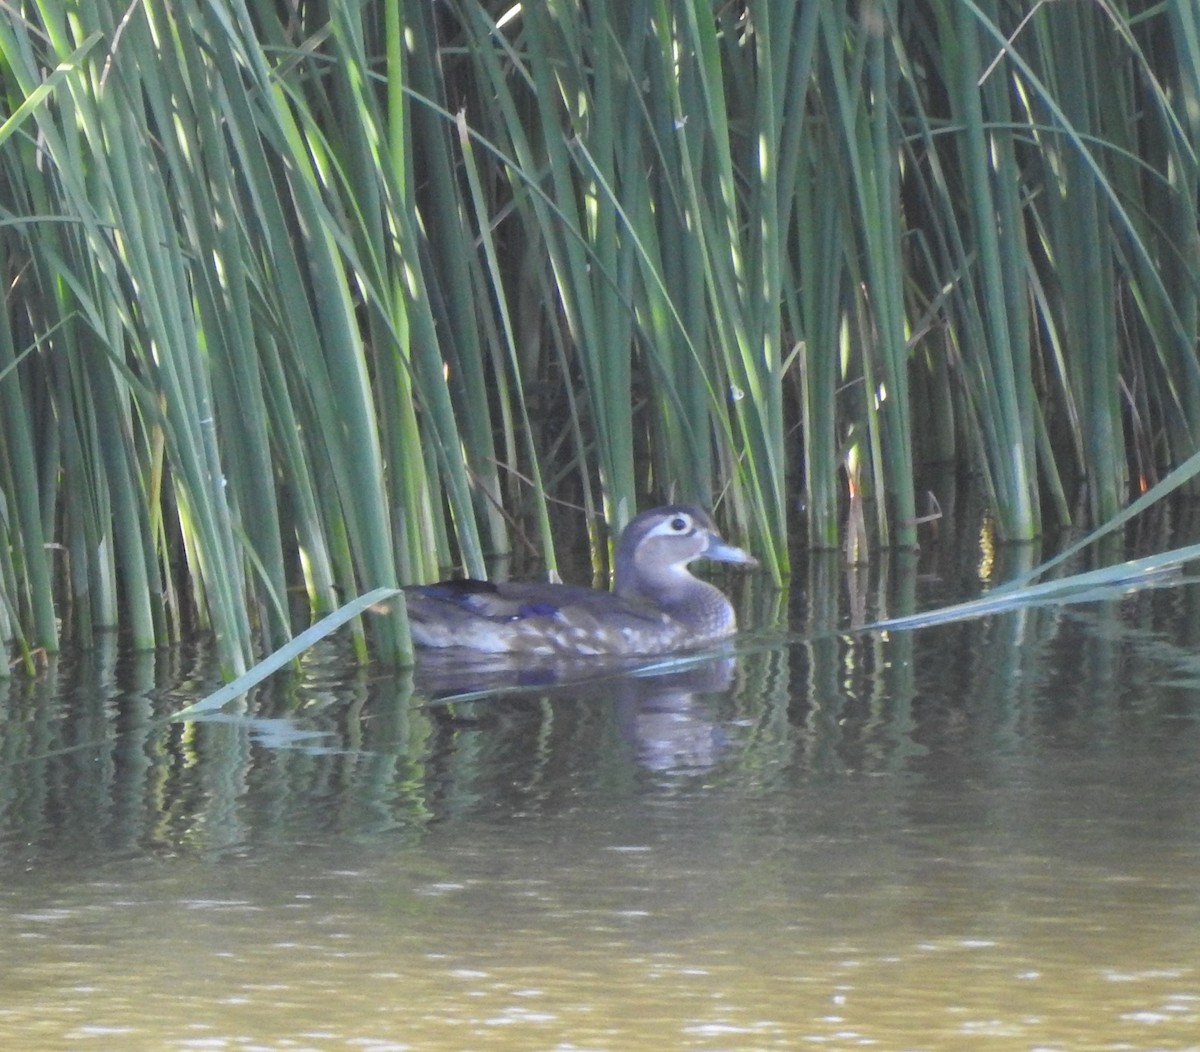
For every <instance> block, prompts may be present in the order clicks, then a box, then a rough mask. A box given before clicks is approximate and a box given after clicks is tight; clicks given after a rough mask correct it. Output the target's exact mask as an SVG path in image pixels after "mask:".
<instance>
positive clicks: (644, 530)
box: [613, 504, 758, 599]
mask: <svg viewBox="0 0 1200 1052" xmlns="http://www.w3.org/2000/svg"><path fill="white" fill-rule="evenodd" d="M695 559H714V560H716V561H718V562H727V563H741V564H742V565H745V566H757V565H758V560H757V559H755V558H754V556H752V555H750V554H748V553H747V552H744V551H742V549H741V548H738V547H736V546H734V545H732V544H729V543H728V542H727V541H726V540H725V539H724V538H723V537H722V536H721V535H720V533H718V532H717V528H716V526H715V525H714V524H713V521H712V519H711V518H709V516H708V514H707V513H706V512H704V511H702V510H701V509H700V508H696V507H693V506H692V505H690V504H671V505H668V506H667V507H665V508H652V509H651V510H649V511H644V512H642V513H641V514H640V515H638V516H637V517H636V518H635V519H634V520H633V521H632V522H631V523H630V524H629V525H628V526H626V527H625V531H624V533H622V534H621V538H620V540H619V541H618V542H617V552H616V559H615V567H616V572H615V575H614V582H613V590H614V591H615V592H616V593H617V594H618V595H621V596H624V597H626V598H630V599H632V598H638V597H641V598H651V597H653V598H661V593H662V592H663V590H664V589H667V590H669V589H670V588H672V586H678V585H679V584H681V583H682V582H681V578H685V577H686V578H691V574H690V572H689V571H688V568H687V567H688V564H689V563H690V562H692V561H693V560H695Z"/></svg>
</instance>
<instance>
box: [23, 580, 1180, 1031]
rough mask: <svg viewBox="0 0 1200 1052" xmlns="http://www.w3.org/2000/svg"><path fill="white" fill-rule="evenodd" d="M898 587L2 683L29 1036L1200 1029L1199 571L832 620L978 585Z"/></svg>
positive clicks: (114, 654) (117, 659)
mask: <svg viewBox="0 0 1200 1052" xmlns="http://www.w3.org/2000/svg"><path fill="white" fill-rule="evenodd" d="M914 569H915V568H914ZM821 574H825V575H826V576H825V577H823V578H822V577H821V576H820V575H821ZM882 577H883V575H881V574H876V575H873V576H872V579H871V583H870V584H869V586H868V589H867V591H866V592H865V593H863V594H860V595H858V596H857V597H856V595H855V594H854V593H855V584H854V582H853V580H847V579H844V578H842V577H840V576H839V575H838V574H837V573H836V572H834V571H832V570H830V568H829V567H824V568H819V567H818V568H814V570H813V577H811V578H810V582H809V587H808V588H807V589H806V590H805V591H804V592H803V593H801V594H798V595H797V596H795V597H794V600H793V602H792V606H791V610H790V621H786V623H787V624H789V625H790V627H791V628H792V629H793V630H794V631H795V632H796V634H797V638H795V639H793V640H791V641H788V642H778V643H774V644H772V643H771V642H770V638H771V637H772V634H773V633H774V634H775V635H778V631H779V628H780V625H781V624H784V623H785V620H786V619H785V616H784V612H783V611H773V610H772V606H771V604H772V601H773V600H772V599H771V597H764V596H760V595H758V594H757V593H756V592H754V591H753V590H752V591H751V592H750V594H748V595H746V596H743V597H742V598H741V602H742V603H743V610H744V620H746V621H747V623H751V624H757V625H759V626H763V628H762V631H760V632H758V633H752V636H751V639H750V640H749V643H750V644H754V643H755V642H756V640H757V641H759V642H761V644H762V645H761V646H755V645H750V646H747V647H746V649H745V652H744V653H742V654H740V655H738V656H736V657H735V658H733V659H732V660H731V661H727V662H717V663H714V664H711V665H709V666H702V667H699V668H693V669H688V670H686V671H683V672H680V673H677V674H675V675H672V676H666V677H663V676H659V677H634V678H630V677H615V678H612V679H609V680H606V681H604V682H601V683H598V684H592V685H574V686H568V687H564V688H562V689H558V690H554V689H549V688H547V689H535V690H528V691H525V692H508V693H502V694H498V695H496V696H493V697H487V698H482V699H479V700H475V701H467V702H462V701H458V702H448V703H440V702H435V703H431V696H430V692H429V691H428V690H426V691H424V692H423V693H422V692H414V690H413V685H412V683H411V681H410V680H408V679H406V678H404V677H397V676H391V675H385V674H382V673H379V672H378V671H373V672H356V671H354V670H352V669H351V668H350V667H349V664H348V662H347V661H346V660H345V656H344V654H342V653H341V652H340V651H339V650H338V649H337V648H336V647H331V648H330V649H329V650H327V651H325V652H323V653H321V654H318V655H314V657H313V658H312V659H311V661H310V663H309V666H308V667H307V668H306V670H305V672H304V674H303V675H302V676H299V677H288V678H281V679H278V680H276V681H273V682H271V683H269V684H267V685H265V686H264V687H263V688H262V689H261V690H260V691H258V692H256V693H255V694H254V695H253V696H251V697H250V698H248V699H246V701H245V703H244V704H243V705H242V706H240V707H237V708H236V709H234V710H230V711H229V712H228V713H227V714H226V715H225V716H224V718H222V719H220V720H213V721H205V722H200V723H186V724H181V723H177V722H170V721H167V720H163V719H161V717H163V716H166V715H169V714H170V713H171V712H173V711H176V710H177V709H179V708H181V707H182V706H183V705H184V704H186V703H187V701H189V700H191V699H194V698H195V697H198V696H200V695H201V694H203V693H204V690H205V688H206V687H210V686H212V685H213V673H212V666H211V664H210V663H209V662H208V661H207V659H206V657H205V655H204V654H203V653H202V652H183V651H180V652H176V653H170V654H160V655H154V656H150V657H145V656H140V657H139V656H136V655H128V654H122V653H121V652H120V651H119V650H118V649H116V648H114V649H112V650H101V651H98V652H96V653H94V654H91V655H85V656H83V657H79V658H76V659H72V660H69V661H67V660H64V661H63V662H61V663H60V664H59V665H58V666H56V667H55V668H54V669H52V670H50V671H49V672H48V673H47V674H46V675H45V676H44V677H43V678H41V679H39V680H38V681H37V682H35V683H24V682H21V681H13V682H12V683H10V684H7V685H4V684H0V699H2V704H0V764H2V766H0V1040H3V1044H4V1046H5V1047H19V1048H23V1049H37V1048H46V1049H61V1048H64V1047H72V1048H74V1047H79V1048H97V1049H109V1048H111V1049H143V1048H144V1049H173V1048H198V1049H220V1048H231V1049H240V1048H313V1049H325V1048H367V1049H402V1048H414V1049H443V1048H444V1049H467V1048H470V1049H631V1048H647V1049H665V1048H680V1049H756V1048H762V1049H771V1048H805V1047H813V1048H831V1049H848V1048H857V1047H864V1048H884V1049H891V1048H896V1049H961V1048H964V1047H972V1048H994V1049H1032V1048H1039V1049H1064V1050H1065V1049H1072V1050H1073V1049H1158V1048H1162V1049H1179V1048H1193V1047H1200V1038H1198V1037H1197V1035H1200V964H1198V963H1197V962H1200V822H1198V820H1197V816H1198V815H1200V763H1197V759H1198V758H1200V734H1198V724H1197V716H1198V714H1200V671H1198V669H1197V664H1196V662H1195V660H1194V659H1193V656H1192V654H1193V650H1194V649H1195V636H1196V634H1197V629H1196V625H1197V623H1198V621H1197V618H1196V608H1197V604H1198V602H1200V594H1198V592H1197V589H1196V587H1195V586H1187V587H1178V588H1171V589H1161V590H1157V591H1153V592H1144V593H1139V594H1137V595H1134V596H1131V597H1129V598H1127V599H1125V600H1123V601H1120V602H1113V603H1104V604H1094V605H1091V606H1080V607H1073V608H1064V609H1042V610H1036V611H1025V612H1024V613H1019V614H1011V615H1006V616H1003V617H995V618H991V619H986V620H981V621H977V622H971V623H966V624H960V625H954V626H948V627H943V628H938V629H929V630H924V631H921V632H916V633H892V634H890V635H889V634H881V633H865V634H861V635H839V634H837V633H835V632H834V631H832V629H834V628H838V627H845V626H846V625H847V624H848V623H849V622H850V621H852V620H854V619H855V618H856V617H858V616H860V615H861V614H862V613H863V612H864V611H865V613H866V614H867V615H868V616H875V615H876V614H882V613H892V612H894V610H893V607H895V606H896V605H897V600H896V596H897V595H898V594H899V595H909V596H910V597H911V601H912V602H913V603H916V604H917V605H929V604H930V603H931V602H936V601H944V600H945V599H946V598H948V597H949V596H948V593H949V592H952V591H954V589H955V587H957V586H954V585H953V584H947V582H946V581H944V580H941V581H939V580H937V579H936V578H934V579H926V578H925V577H918V576H917V575H916V573H914V572H910V571H908V570H905V571H894V572H893V575H892V577H891V578H890V580H883V579H882ZM809 595H816V596H819V597H821V601H820V602H816V601H810V600H809V599H808V598H806V596H809ZM864 596H865V598H864ZM856 599H857V600H861V601H862V609H860V608H859V604H858V603H857V602H856ZM900 605H904V604H903V602H901V603H900ZM435 686H436V685H435ZM460 686H461V684H460Z"/></svg>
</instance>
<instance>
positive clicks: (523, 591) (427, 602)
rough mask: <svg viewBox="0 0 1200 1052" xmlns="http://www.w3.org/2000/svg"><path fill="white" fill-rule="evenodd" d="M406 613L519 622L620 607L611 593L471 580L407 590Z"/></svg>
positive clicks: (585, 589)
mask: <svg viewBox="0 0 1200 1052" xmlns="http://www.w3.org/2000/svg"><path fill="white" fill-rule="evenodd" d="M404 591H405V594H406V595H407V597H408V604H409V610H410V611H415V615H416V616H420V615H421V614H422V613H427V614H428V615H429V616H431V617H438V616H443V617H444V616H451V614H452V613H453V612H454V611H457V612H459V613H461V614H463V615H469V616H471V617H482V618H486V619H487V620H489V621H521V620H524V619H526V618H531V617H558V616H562V615H563V613H564V611H566V610H567V609H569V608H571V607H582V608H586V609H588V610H599V609H605V608H614V607H623V606H625V605H626V604H624V603H622V601H621V600H619V599H618V598H617V597H616V596H615V595H613V594H612V593H610V592H598V591H596V590H595V589H594V588H581V587H578V586H576V585H567V584H539V583H536V582H532V581H529V582H520V581H503V582H500V583H496V582H494V581H477V580H474V579H472V578H465V579H463V580H455V581H438V582H437V583H436V584H422V585H413V586H411V587H409V588H406V589H405V590H404Z"/></svg>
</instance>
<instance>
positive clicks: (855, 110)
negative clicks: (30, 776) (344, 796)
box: [0, 0, 1200, 675]
mask: <svg viewBox="0 0 1200 1052" xmlns="http://www.w3.org/2000/svg"><path fill="white" fill-rule="evenodd" d="M70 15H71V17H70V18H67V17H66V12H65V11H64V9H63V6H62V5H57V4H51V3H49V2H43V3H33V2H26V3H22V4H16V5H7V6H5V7H4V8H3V9H2V10H0V93H2V94H0V98H2V99H3V112H4V113H6V114H8V115H9V116H8V117H6V118H5V119H4V120H3V122H2V123H0V186H2V187H3V193H2V194H0V259H2V260H3V263H4V265H5V276H6V285H5V306H6V311H5V315H4V318H3V321H2V322H0V635H2V636H3V637H4V638H5V639H11V640H14V641H16V642H18V643H19V644H20V646H21V648H22V649H23V652H24V653H25V654H26V655H30V654H31V653H32V651H33V650H34V649H35V648H37V647H45V648H50V649H53V648H54V647H56V646H57V645H58V642H59V639H60V637H61V636H62V635H63V634H64V633H66V634H67V635H69V636H71V637H72V638H75V639H79V640H82V641H86V640H88V639H89V638H91V637H92V636H93V634H94V633H95V632H98V631H101V630H105V629H108V628H111V627H119V628H120V629H121V630H122V631H124V632H126V633H127V634H128V637H129V639H130V640H131V642H132V643H133V644H134V645H136V646H139V647H151V646H155V645H159V644H162V643H164V642H168V641H170V640H173V639H177V638H179V637H180V636H181V635H183V634H184V633H186V632H189V631H192V630H197V629H198V630H202V631H205V632H210V633H211V634H212V635H213V636H214V637H215V638H216V639H217V640H218V643H219V646H220V648H221V651H220V652H221V654H222V656H223V659H224V661H225V665H226V669H227V671H228V673H229V674H230V675H234V674H236V673H238V672H240V671H242V670H244V669H246V668H247V667H248V666H249V665H251V664H252V663H253V662H254V660H255V659H256V657H257V656H259V655H260V654H261V653H263V652H264V651H265V650H275V649H277V648H278V647H279V646H280V645H281V644H283V643H284V642H285V641H286V640H287V639H288V638H290V637H291V636H292V634H293V633H294V632H295V631H296V629H297V627H298V626H299V625H301V624H304V623H307V622H308V621H309V620H310V619H312V618H314V617H316V616H319V615H322V614H325V613H328V612H329V611H330V610H333V609H335V608H338V607H340V606H341V605H342V604H344V603H345V602H347V601H348V600H350V599H351V598H352V597H354V596H356V595H361V594H364V593H367V592H369V591H371V590H373V589H377V588H390V587H394V586H395V585H397V584H398V583H401V582H406V581H415V580H427V579H429V578H431V577H433V576H436V575H438V574H440V573H444V572H447V571H448V570H450V569H452V568H455V567H458V568H462V569H464V570H465V571H467V572H470V573H473V574H482V573H486V572H487V567H488V558H489V556H492V555H496V554H501V553H505V552H507V551H509V550H510V549H513V548H514V547H515V548H516V550H517V551H518V552H520V553H523V554H524V553H533V554H534V556H535V559H536V563H537V565H539V566H543V567H545V568H546V569H547V570H548V571H549V572H551V573H552V572H554V569H555V567H556V565H557V559H558V552H557V546H556V544H555V539H556V538H555V529H556V528H558V527H560V525H561V524H562V523H563V522H565V521H568V520H569V521H570V522H571V523H572V524H573V525H575V526H576V527H578V526H580V525H586V526H587V529H588V531H589V534H588V535H589V537H590V538H591V540H592V542H593V555H594V562H595V565H596V566H597V568H598V569H601V570H602V569H603V568H604V566H605V563H606V553H607V540H608V538H609V537H610V536H611V533H612V532H613V531H615V529H616V528H619V527H620V526H621V525H622V524H623V523H624V522H625V521H627V520H628V518H629V517H631V516H632V514H633V513H634V512H635V510H636V509H637V507H638V506H639V505H642V504H645V503H646V502H650V501H659V500H665V499H680V500H690V501H697V502H700V503H703V504H706V505H710V506H715V508H716V510H717V515H718V518H719V519H720V521H721V523H722V525H723V527H724V528H725V529H726V530H727V531H728V532H729V533H731V534H732V535H733V536H734V537H735V539H737V540H740V541H743V542H746V543H749V544H750V545H751V546H752V547H753V548H754V550H755V551H756V554H758V555H759V556H760V557H761V558H762V561H763V563H764V566H765V568H766V572H767V573H768V575H769V576H770V577H771V578H772V579H773V580H775V581H776V582H782V581H783V580H784V579H785V578H786V576H787V575H788V573H789V563H788V543H787V542H788V539H789V535H791V534H794V533H796V532H797V531H803V532H804V533H805V534H806V536H807V540H808V542H809V544H810V545H812V546H815V547H833V546H835V545H838V544H846V545H847V547H848V549H849V550H850V551H851V552H852V553H853V555H854V556H855V557H856V558H859V557H866V556H867V555H868V554H869V552H870V550H871V548H872V546H877V545H900V546H911V545H913V544H916V543H920V541H921V539H922V533H921V527H920V526H919V523H918V517H917V486H918V482H917V479H918V476H919V474H920V472H921V470H922V469H923V467H924V466H925V465H926V464H929V463H941V464H942V465H943V466H946V467H949V468H952V469H954V470H960V471H970V472H973V473H976V474H977V475H978V476H979V478H980V479H981V480H982V483H983V485H984V486H985V487H986V490H987V493H988V496H989V499H990V502H991V505H992V508H993V512H994V520H995V523H996V528H997V531H998V534H999V535H1000V536H1001V537H1002V538H1003V539H1008V540H1025V539H1029V538H1031V537H1034V536H1036V535H1037V534H1038V533H1039V532H1041V531H1042V530H1043V529H1044V528H1046V527H1047V526H1050V525H1058V524H1063V523H1066V522H1068V521H1070V520H1071V518H1072V517H1073V516H1076V515H1077V516H1079V517H1080V518H1081V519H1082V520H1083V521H1086V522H1088V523H1091V524H1101V523H1103V522H1105V521H1107V520H1112V519H1113V518H1114V516H1116V515H1118V514H1119V513H1120V511H1121V509H1122V508H1124V507H1125V506H1126V505H1127V504H1128V502H1129V500H1130V497H1131V495H1132V493H1133V491H1134V490H1145V489H1147V488H1149V487H1152V486H1154V484H1155V483H1156V482H1158V481H1159V479H1161V478H1163V477H1164V476H1165V475H1167V473H1168V472H1170V471H1171V469H1172V468H1174V467H1176V466H1177V465H1179V464H1183V463H1190V462H1189V461H1188V459H1187V458H1188V457H1190V456H1191V454H1192V453H1194V452H1195V446H1196V442H1195V437H1194V436H1195V435H1196V432H1197V428H1198V427H1200V366H1198V364H1197V357H1196V355H1195V352H1194V348H1195V345H1196V339H1197V335H1198V332H1197V330H1198V328H1200V309H1198V305H1200V296H1198V291H1200V230H1198V220H1197V215H1196V200H1197V195H1196V191H1197V186H1198V185H1200V164H1198V162H1197V144H1198V143H1200V117H1198V116H1197V114H1198V113H1200V105H1198V104H1197V100H1198V98H1200V26H1198V24H1197V16H1196V14H1195V12H1194V11H1193V9H1192V7H1191V5H1189V4H1185V3H1182V2H1167V3H1163V4H1159V5H1154V6H1152V7H1150V8H1146V9H1144V10H1143V9H1142V8H1141V7H1138V6H1135V5H1129V4H1126V3H1121V2H1115V3H1111V4H1105V5H1099V4H1064V3H1035V4H1033V5H1008V4H1002V3H1000V2H999V0H922V2H916V0H913V2H901V0H865V2H862V3H859V4H857V5H846V4H843V3H835V2H833V0H820V2H816V3H810V4H802V5H797V4H795V3H794V2H790V0H747V2H745V3H740V4H715V5H711V6H710V5H695V4H691V5H688V4H684V5H680V4H672V3H667V2H665V0H617V2H615V3H612V4H601V5H586V6H584V5H576V4H569V3H561V2H552V3H547V4H534V5H523V6H520V7H517V6H514V5H511V4H508V3H490V2H479V0H450V2H447V3H444V4H439V5H429V4H417V3H403V2H402V0H366V2H364V3H362V4H357V5H344V4H339V5H330V6H329V10H328V12H327V13H326V12H325V10H324V9H323V8H320V5H279V4H276V3H273V2H268V0H221V2H217V3H201V2H199V0H182V2H180V3H177V4H174V5H167V4H164V3H161V2H159V0H148V2H146V3H144V4H138V5H132V6H131V5H128V4H120V3H115V2H111V0H100V2H97V3H94V4H89V5H80V6H79V7H78V9H76V8H74V7H72V8H71V10H70ZM1185 474H1186V473H1185ZM1171 477H1172V478H1173V479H1175V478H1177V476H1171ZM1180 481H1182V482H1186V481H1187V480H1186V478H1184V479H1181V480H1180ZM1173 484H1180V483H1179V482H1173ZM1080 495H1081V496H1080ZM801 508H803V512H802V513H801V511H800V509H801ZM599 520H603V521H604V522H605V523H607V525H608V527H609V529H608V530H607V531H604V530H601V529H600V522H599ZM366 624H367V626H368V627H369V629H370V635H369V639H370V643H371V648H372V650H373V651H374V652H375V653H378V654H379V655H381V656H383V657H385V658H388V659H390V660H397V661H404V660H407V658H408V645H409V644H408V639H407V632H406V626H405V622H404V613H403V608H402V605H400V606H393V607H391V608H390V610H389V612H387V613H386V614H384V613H378V614H375V615H373V616H371V617H369V618H367V619H366ZM359 638H360V642H361V645H360V651H359V652H360V654H365V653H366V652H367V650H366V646H367V640H368V637H367V636H366V635H361V636H360V637H359Z"/></svg>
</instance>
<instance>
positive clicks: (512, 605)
mask: <svg viewBox="0 0 1200 1052" xmlns="http://www.w3.org/2000/svg"><path fill="white" fill-rule="evenodd" d="M700 558H705V559H715V560H718V561H721V562H733V563H743V564H748V565H753V564H754V562H755V560H754V559H753V558H752V557H751V556H750V555H747V554H746V553H745V552H744V551H742V550H741V549H740V548H735V547H734V546H732V545H730V544H727V543H726V542H725V541H724V540H722V539H721V536H720V534H719V533H717V530H716V527H715V526H714V525H713V523H712V520H711V519H710V518H709V517H708V516H707V515H706V514H705V513H704V512H703V511H701V510H700V509H699V508H694V507H691V506H689V505H683V504H675V505H671V506H669V507H666V508H655V509H654V510H652V511H646V512H643V513H642V514H641V515H639V516H638V517H637V518H635V519H634V520H633V521H632V522H631V523H630V524H629V525H628V527H626V529H625V532H624V533H623V534H622V535H621V539H620V541H619V543H618V544H617V551H616V558H615V573H614V582H613V590H612V591H611V592H601V591H597V590H595V589H592V588H580V587H576V586H573V585H564V584H537V583H532V582H530V583H521V582H503V583H492V582H490V581H475V580H462V581H441V582H439V583H437V584H430V585H418V586H414V587H411V588H408V589H405V595H406V599H407V602H408V616H409V625H410V627H411V629H412V636H413V641H414V642H415V643H416V644H417V645H418V646H423V647H437V648H447V647H459V648H464V649H466V650H471V651H476V652H478V653H483V654H529V655H546V656H551V655H552V656H561V657H591V656H596V655H611V656H641V655H655V654H666V653H674V652H678V651H683V650H693V649H696V648H698V647H703V646H707V645H709V644H711V643H715V642H717V641H718V640H721V639H725V638H727V637H728V636H730V635H732V634H733V633H734V632H735V631H736V630H737V619H736V617H735V616H734V612H733V607H732V606H731V605H730V603H729V600H728V599H726V598H725V596H724V594H722V592H721V591H720V589H718V588H715V587H714V586H713V585H711V584H708V583H706V582H704V581H700V580H697V579H696V578H695V577H693V576H692V575H691V573H690V572H689V571H688V563H690V562H692V561H693V560H694V559H700Z"/></svg>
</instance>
